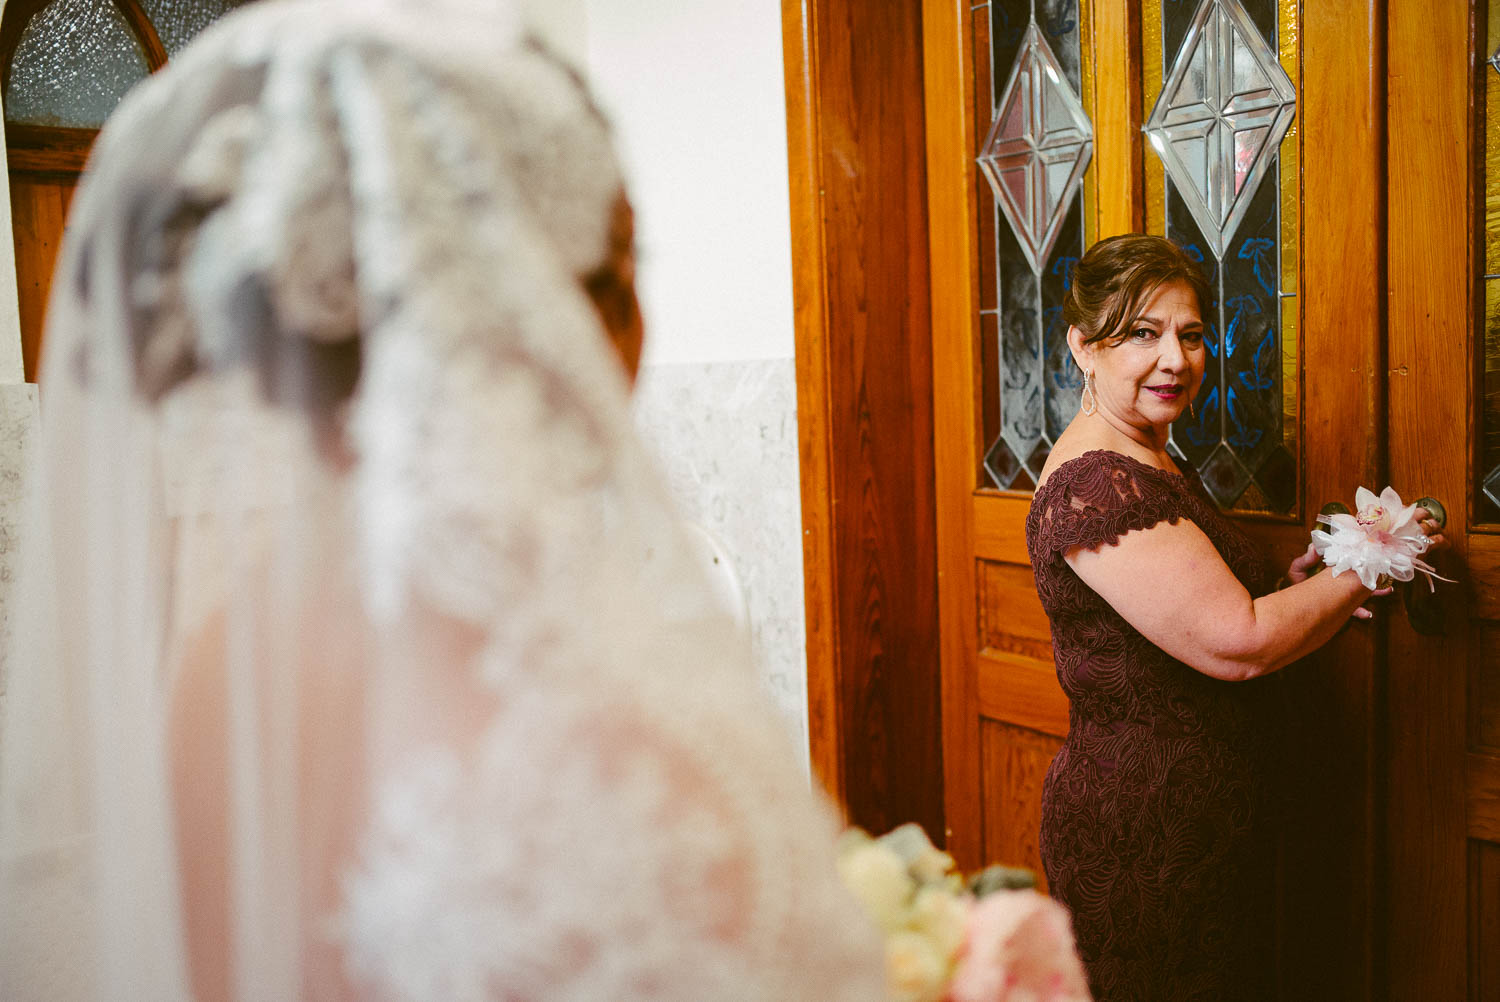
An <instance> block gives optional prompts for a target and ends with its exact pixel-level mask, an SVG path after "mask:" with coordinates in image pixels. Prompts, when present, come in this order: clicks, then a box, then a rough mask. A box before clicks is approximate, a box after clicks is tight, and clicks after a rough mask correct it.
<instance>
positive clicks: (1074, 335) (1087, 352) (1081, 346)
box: [1068, 326, 1094, 372]
mask: <svg viewBox="0 0 1500 1002" xmlns="http://www.w3.org/2000/svg"><path fill="white" fill-rule="evenodd" d="M1068 350H1069V351H1070V352H1072V353H1073V362H1074V363H1075V364H1076V365H1077V366H1078V369H1079V371H1080V372H1087V371H1088V370H1089V369H1091V368H1093V364H1092V363H1091V362H1090V361H1089V358H1090V356H1091V355H1092V354H1093V352H1094V346H1093V345H1091V344H1085V343H1084V341H1083V331H1081V330H1079V329H1078V328H1077V327H1073V326H1069V327H1068Z"/></svg>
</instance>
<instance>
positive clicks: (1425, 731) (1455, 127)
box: [1382, 2, 1500, 1002]
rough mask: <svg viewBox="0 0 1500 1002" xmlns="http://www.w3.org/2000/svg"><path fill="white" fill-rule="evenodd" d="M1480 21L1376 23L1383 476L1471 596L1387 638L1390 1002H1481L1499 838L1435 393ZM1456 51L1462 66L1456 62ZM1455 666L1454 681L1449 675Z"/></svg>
mask: <svg viewBox="0 0 1500 1002" xmlns="http://www.w3.org/2000/svg"><path fill="white" fill-rule="evenodd" d="M1476 7H1477V11H1476V9H1475V8H1476ZM1483 12H1484V5H1483V4H1477V5H1476V4H1472V3H1463V4H1458V3H1452V4H1437V5H1432V6H1431V7H1429V6H1427V5H1421V6H1416V5H1411V4H1404V3H1396V2H1392V3H1390V4H1389V5H1388V9H1387V11H1386V17H1387V24H1388V26H1389V51H1390V68H1389V75H1388V78H1387V79H1388V82H1389V94H1388V108H1389V112H1388V115H1389V123H1390V126H1389V127H1390V139H1389V150H1390V158H1391V166H1390V172H1389V179H1388V183H1387V185H1386V187H1385V189H1384V191H1383V192H1382V194H1384V195H1385V196H1386V197H1387V198H1388V199H1389V202H1388V204H1389V211H1390V232H1391V234H1392V238H1391V240H1390V241H1389V242H1388V245H1387V253H1388V255H1389V283H1388V290H1389V295H1390V303H1391V317H1390V340H1389V346H1390V355H1389V358H1388V359H1387V360H1386V364H1385V365H1384V366H1383V368H1384V370H1385V371H1386V372H1387V373H1388V378H1387V382H1388V386H1387V387H1386V388H1385V389H1386V391H1387V393H1388V399H1389V406H1390V413H1392V414H1398V415H1421V416H1422V420H1421V421H1420V422H1412V421H1401V422H1399V423H1395V424H1393V426H1392V427H1391V429H1390V435H1389V440H1390V449H1389V455H1390V465H1391V470H1390V473H1391V479H1392V480H1393V481H1394V482H1396V483H1398V484H1412V485H1413V487H1414V489H1420V490H1421V491H1423V492H1424V493H1427V494H1431V495H1432V496H1433V497H1436V498H1438V499H1439V500H1441V501H1443V502H1444V504H1445V505H1446V506H1447V509H1448V529H1447V530H1446V534H1447V535H1448V536H1449V538H1450V540H1451V541H1452V543H1453V546H1454V549H1455V551H1456V555H1455V559H1454V565H1458V566H1463V564H1464V563H1467V565H1468V566H1467V569H1466V570H1465V571H1461V572H1460V576H1461V577H1463V578H1465V579H1466V580H1467V581H1468V584H1467V585H1466V589H1465V590H1467V591H1469V594H1468V595H1467V596H1465V597H1463V598H1459V599H1454V600H1453V601H1454V604H1455V605H1456V606H1458V608H1455V609H1450V610H1448V615H1447V627H1448V633H1447V635H1446V636H1442V637H1422V636H1417V635H1416V634H1415V633H1413V632H1412V630H1411V629H1410V627H1409V626H1408V625H1407V623H1406V622H1405V621H1404V620H1403V621H1399V622H1393V623H1392V624H1391V628H1390V630H1391V641H1390V643H1391V672H1390V678H1389V706H1390V712H1389V714H1388V719H1387V730H1386V737H1387V747H1388V758H1389V762H1390V767H1389V775H1388V782H1389V786H1388V789H1389V797H1388V799H1387V805H1386V814H1385V820H1386V831H1387V833H1388V836H1387V838H1388V842H1387V846H1386V858H1387V860H1388V862H1387V872H1388V880H1389V898H1390V908H1389V910H1388V913H1387V924H1386V929H1385V932H1386V937H1387V940H1386V941H1387V942H1388V943H1389V946H1390V950H1389V953H1390V960H1389V981H1390V986H1391V987H1390V998H1391V999H1392V1000H1393V1002H1394V1000H1412V1002H1415V1000H1418V999H1426V998H1453V999H1462V998H1466V997H1467V998H1478V997H1479V996H1478V995H1477V990H1478V989H1479V987H1480V970H1479V968H1478V966H1477V965H1478V963H1479V961H1480V959H1481V957H1482V949H1481V948H1480V947H1481V946H1482V945H1483V944H1481V943H1479V942H1478V941H1477V939H1475V940H1473V941H1471V939H1470V937H1477V936H1478V935H1479V932H1480V927H1479V923H1478V922H1476V921H1475V918H1476V915H1475V912H1474V909H1475V908H1476V906H1477V905H1478V904H1479V902H1477V901H1471V900H1470V899H1469V872H1470V866H1471V860H1470V849H1469V838H1470V837H1471V836H1473V837H1474V838H1478V839H1485V840H1488V841H1500V758H1497V757H1495V756H1493V755H1486V754H1480V753H1470V752H1469V748H1468V745H1469V729H1470V725H1469V720H1468V706H1467V692H1466V677H1467V675H1468V673H1469V671H1471V670H1472V669H1471V667H1470V658H1471V657H1472V656H1473V655H1474V653H1475V651H1474V650H1473V649H1472V647H1471V645H1476V644H1477V641H1478V638H1477V637H1476V636H1475V635H1474V634H1475V632H1476V631H1475V625H1474V624H1472V623H1471V621H1470V617H1471V616H1473V617H1475V618H1481V617H1482V618H1485V619H1496V618H1500V574H1497V573H1496V571H1497V570H1500V536H1495V535H1493V534H1489V533H1472V534H1471V533H1470V532H1469V531H1468V529H1469V526H1470V524H1471V523H1472V522H1473V521H1474V518H1473V516H1472V515H1471V511H1470V510H1471V503H1472V500H1473V499H1474V497H1475V496H1476V490H1475V489H1476V484H1475V482H1474V467H1475V460H1476V459H1477V456H1476V455H1475V453H1474V451H1473V449H1472V448H1471V446H1470V443H1473V442H1477V441H1478V438H1477V436H1476V434H1475V432H1476V430H1477V429H1476V417H1477V415H1476V413H1475V407H1473V406H1471V404H1470V401H1469V399H1468V397H1469V393H1460V394H1456V395H1455V394H1453V393H1452V392H1444V391H1445V388H1448V387H1451V382H1452V378H1453V374H1455V373H1462V374H1464V376H1465V379H1464V384H1463V385H1465V386H1467V387H1474V388H1475V391H1473V392H1476V393H1477V390H1478V380H1479V377H1480V372H1479V371H1478V359H1477V354H1476V350H1475V349H1476V347H1477V346H1476V342H1475V337H1476V333H1475V332H1476V328H1477V318H1478V317H1479V316H1480V311H1481V310H1482V308H1483V298H1482V296H1480V295H1479V290H1478V289H1477V288H1476V284H1477V280H1476V276H1477V275H1479V274H1480V272H1481V269H1479V268H1478V267H1477V264H1478V262H1479V261H1480V260H1482V259H1483V249H1482V247H1483V245H1482V244H1480V243H1479V241H1480V240H1482V239H1483V237H1482V234H1483V211H1482V208H1483V207H1482V204H1479V205H1476V202H1477V201H1478V200H1479V199H1482V198H1483V194H1482V192H1479V191H1476V183H1477V176H1476V174H1477V172H1476V170H1475V167H1474V165H1475V147H1476V143H1478V142H1480V140H1479V139H1478V137H1477V136H1476V134H1475V128H1474V121H1475V120H1474V117H1473V116H1474V109H1473V106H1472V105H1471V103H1470V102H1471V100H1472V94H1473V81H1474V74H1475V67H1474V64H1473V62H1472V59H1473V56H1472V54H1473V53H1474V52H1475V32H1476V31H1477V32H1479V33H1480V34H1479V37H1480V38H1483V37H1484V35H1483V32H1484V30H1485V29H1484V27H1483V25H1482V24H1479V25H1476V24H1475V23H1474V17H1475V14H1476V13H1483ZM1461 53H1462V54H1464V55H1465V56H1467V57H1468V58H1463V59H1458V58H1455V57H1456V56H1457V55H1458V54H1461ZM1479 58H1481V59H1482V58H1483V56H1482V55H1481V56H1480V57H1479ZM1480 105H1481V107H1482V98H1481V99H1480ZM1480 150H1481V152H1482V146H1481V147H1480ZM1412 178H1421V179H1422V182H1421V184H1413V183H1411V179H1412ZM1403 182H1404V183H1403ZM1476 222H1477V225H1476ZM1455 265H1456V266H1455ZM1476 399H1477V396H1476ZM1417 485H1420V487H1417ZM1450 566H1452V565H1450ZM1455 665H1461V666H1463V668H1464V671H1463V672H1462V673H1461V674H1459V675H1458V676H1457V677H1455V675H1454V673H1453V672H1452V671H1451V668H1452V666H1455ZM1434 668H1440V669H1443V670H1434ZM1466 772H1467V775H1466ZM1486 788H1488V793H1487V794H1486V793H1485V790H1486ZM1466 925H1469V926H1470V928H1469V929H1468V930H1466V928H1465V927H1466ZM1489 948H1490V949H1491V950H1494V949H1496V946H1495V944H1493V943H1491V944H1490V945H1489ZM1489 962H1490V963H1491V964H1493V963H1494V960H1493V955H1492V956H1491V958H1490V961H1489ZM1466 985H1467V987H1468V992H1469V994H1468V995H1465V986H1466ZM1486 987H1488V988H1489V990H1490V991H1493V990H1494V989H1493V986H1492V985H1489V986H1486ZM1484 997H1486V998H1488V997H1491V996H1489V995H1488V994H1486V995H1485V996H1484Z"/></svg>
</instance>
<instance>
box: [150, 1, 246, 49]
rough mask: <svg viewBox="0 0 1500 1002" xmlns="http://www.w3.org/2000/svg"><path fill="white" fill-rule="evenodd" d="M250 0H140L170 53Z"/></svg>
mask: <svg viewBox="0 0 1500 1002" xmlns="http://www.w3.org/2000/svg"><path fill="white" fill-rule="evenodd" d="M246 2H247V0H140V4H141V9H142V10H144V11H145V12H146V16H147V17H149V18H150V19H151V23H152V24H154V25H156V30H157V33H158V34H160V35H161V44H162V45H163V46H165V47H166V50H167V55H168V56H169V57H171V56H175V55H176V54H177V53H178V52H181V51H182V47H183V46H185V45H187V43H189V42H191V41H192V40H193V39H194V38H196V37H197V35H198V32H200V31H202V30H203V29H204V28H207V27H208V26H209V25H210V24H212V23H213V22H214V21H217V20H218V19H219V18H221V17H223V16H224V15H225V14H228V13H229V12H230V11H232V10H234V9H235V8H236V7H242V6H244V4H245V3H246Z"/></svg>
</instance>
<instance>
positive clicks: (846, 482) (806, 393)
mask: <svg viewBox="0 0 1500 1002" xmlns="http://www.w3.org/2000/svg"><path fill="white" fill-rule="evenodd" d="M921 13H922V11H921V4H920V2H919V0H900V2H893V3H882V4H865V3H857V2H855V0H783V3H782V27H783V43H784V46H785V58H786V83H787V117H788V127H787V128H788V156H789V160H790V177H791V210H792V268H793V288H794V295H795V300H796V327H797V349H796V354H797V381H798V388H797V394H798V423H799V426H800V428H799V438H800V446H801V465H802V503H803V540H804V576H805V580H806V596H807V632H808V703H809V726H810V729H811V734H810V738H811V747H812V758H813V764H814V769H815V770H816V771H817V774H818V775H819V777H820V778H821V779H822V781H823V782H824V784H825V785H826V786H827V788H828V789H829V790H830V792H832V793H833V794H834V795H835V796H836V797H838V798H839V799H840V800H841V802H842V803H843V805H844V807H845V810H846V812H847V814H848V818H849V820H850V821H851V822H852V823H855V824H859V825H863V826H865V827H867V828H871V829H876V830H884V829H888V828H891V827H893V826H895V825H897V824H900V823H902V822H905V821H917V822H919V823H921V824H922V825H923V826H924V827H925V828H926V829H927V830H928V831H929V832H930V833H931V834H932V835H933V836H934V837H935V838H941V836H942V833H943V790H942V787H943V783H942V776H943V771H942V741H941V716H940V705H939V704H940V699H939V673H938V617H937V564H936V536H935V533H936V516H935V501H934V491H933V436H932V344H931V317H930V312H929V311H930V294H929V282H928V258H927V204H926V199H927V195H926V170H925V139H924V125H923V122H924V118H923V97H922V95H923V76H922V74H923V68H922V17H921Z"/></svg>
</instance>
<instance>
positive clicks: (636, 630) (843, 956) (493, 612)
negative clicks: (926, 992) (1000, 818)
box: [0, 0, 883, 1002]
mask: <svg viewBox="0 0 1500 1002" xmlns="http://www.w3.org/2000/svg"><path fill="white" fill-rule="evenodd" d="M501 6H503V5H500V4H488V3H480V2H477V0H469V2H459V0H446V2H443V0H428V2H412V3H407V4H401V3H397V2H394V0H371V2H368V3H356V2H352V0H351V2H343V0H306V2H299V0H285V2H276V3H266V4H256V5H251V6H250V7H249V8H246V9H244V10H243V11H241V12H239V13H236V14H232V15H230V16H227V17H225V18H224V19H223V20H222V21H220V22H218V23H217V24H216V25H215V26H214V27H212V28H211V29H209V30H208V31H205V32H204V33H203V35H202V36H201V37H200V38H199V39H198V40H197V41H196V42H195V43H194V44H193V45H191V46H189V47H188V48H187V49H186V50H184V51H183V52H182V53H181V55H180V56H178V57H176V58H174V60H173V62H172V64H171V65H169V66H168V67H166V68H165V69H164V70H163V71H162V72H161V73H159V74H158V75H156V76H155V77H153V78H152V79H151V80H149V81H148V82H146V83H145V84H143V85H142V86H141V87H140V88H139V89H138V90H137V91H135V92H133V93H132V94H131V95H130V96H128V97H127V99H126V100H125V101H124V102H123V103H122V105H121V106H120V108H119V110H118V112H117V114H116V115H115V117H113V118H112V119H111V121H110V122H109V124H108V125H107V126H106V128H105V129H104V130H103V133H102V134H101V136H100V138H99V141H98V144H97V146H96V148H95V152H94V157H93V160H92V161H91V164H90V168H89V171H88V174H87V176H86V178H85V180H84V182H83V184H82V185H81V187H80V189H79V192H78V195H77V198H76V199H75V201H74V204H73V209H72V216H71V218H70V224H69V233H68V238H67V240H66V242H65V246H64V248H63V253H62V256H61V259H60V263H59V267H58V271H57V274H56V278H55V281H54V284H53V290H54V294H53V299H52V302H51V304H50V306H49V319H48V333H47V339H48V355H47V364H46V368H45V372H44V375H43V385H42V419H43V442H42V446H41V448H40V453H41V463H40V469H39V470H38V471H37V476H36V483H35V488H34V497H33V501H34V503H33V504H32V506H31V508H30V513H29V516H28V518H27V520H26V522H25V532H24V537H23V539H22V541H21V542H22V546H23V548H24V552H25V558H24V559H25V564H24V567H23V578H22V581H21V586H20V589H19V593H20V594H21V596H22V605H21V607H20V608H19V610H18V611H17V612H16V614H15V617H16V618H15V622H16V624H17V625H16V633H17V635H18V642H17V645H16V647H15V649H14V650H12V651H11V652H9V653H8V655H7V659H6V661H5V665H4V705H3V716H0V996H3V997H4V998H6V999H15V1000H22V999H48V1000H72V999H99V1000H103V999H110V1000H116V999H132V1000H134V999H141V1000H145V999H150V1000H159V1002H172V1000H186V999H190V998H196V999H201V1000H209V999H236V1000H241V1002H245V1000H251V999H275V1000H288V999H297V998H305V999H336V998H364V999H389V1000H434V999H453V1000H478V999H496V1000H507V1002H536V1000H541V999H559V1000H566V999H578V1000H584V999H588V1000H603V999H611V1000H613V999H623V998H653V999H681V1000H689V999H691V1000H695V1002H696V1000H702V999H765V1000H777V1002H782V1000H790V999H809V1000H811V999H817V1000H842V999H848V1000H851V1002H852V1000H856V999H858V1000H861V1002H864V1000H868V999H873V998H878V997H880V995H881V993H882V991H883V978H882V968H881V963H880V959H879V958H880V955H879V945H878V941H877V940H876V938H875V936H874V933H873V931H872V930H870V929H869V928H867V927H866V926H865V925H864V922H863V919H862V918H861V917H860V916H859V914H858V911H857V909H855V908H854V906H853V905H852V903H851V902H850V901H849V900H848V899H847V898H846V897H845V895H844V893H843V891H842V890H841V889H840V888H839V887H838V885H837V880H836V876H835V873H834V867H833V862H832V853H833V831H834V820H833V816H832V813H831V812H830V811H828V810H827V808H826V807H825V806H824V805H822V804H820V803H819V802H817V801H816V800H815V798H814V797H813V796H811V795H810V794H809V793H808V791H807V789H806V782H805V779H804V778H803V776H802V771H801V769H799V767H798V765H797V763H796V761H795V758H794V754H793V751H792V748H791V744H790V739H789V736H788V734H787V733H786V730H785V727H784V725H783V723H782V722H781V721H780V719H779V718H778V717H777V716H776V714H775V712H774V711H773V710H772V709H771V706H770V702H769V700H768V699H767V698H766V697H765V695H764V694H763V693H762V692H761V691H760V690H759V686H758V684H757V683H756V681H755V679H754V677H753V673H752V672H751V671H750V670H749V668H748V665H747V664H746V661H747V646H746V644H745V643H744V642H743V638H742V637H740V636H739V635H738V634H737V633H736V632H735V629H734V627H733V625H732V619H731V617H730V615H729V614H728V612H727V611H726V610H723V609H720V608H719V607H717V605H716V603H715V602H714V600H713V599H712V597H711V596H712V595H713V589H712V588H710V587H709V586H708V585H707V583H706V582H705V580H704V579H703V578H702V576H701V574H700V572H699V571H698V570H697V569H696V568H695V567H694V566H693V564H692V562H691V561H690V560H689V559H688V556H687V552H688V551H687V549H686V548H685V547H684V546H683V544H682V542H681V540H680V539H679V536H678V528H677V525H676V521H675V518H674V516H673V513H672V511H671V507H670V505H669V504H668V502H667V501H666V499H665V497H664V495H663V492H662V488H661V485H660V483H659V481H658V479H657V478H656V476H655V475H654V471H653V470H652V468H651V465H650V463H649V462H648V461H646V459H645V458H644V457H643V455H642V454H641V451H640V449H639V447H638V445H637V443H636V442H635V440H634V438H633V435H632V431H631V424H630V419H629V414H628V410H627V380H626V378H625V375H624V371H623V368H622V366H621V365H620V362H619V359H618V358H617V357H616V356H615V355H614V354H613V353H612V352H611V350H610V345H609V343H608V341H607V340H606V338H605V336H604V334H603V331H602V328H601V323H600V314H599V311H598V310H597V309H596V307H595V303H594V302H593V301H591V299H590V295H589V288H588V287H589V286H590V277H591V276H597V274H598V271H599V269H600V267H601V265H602V264H603V263H604V262H605V261H606V259H607V256H608V254H609V250H610V246H611V233H610V228H611V221H612V219H613V218H614V217H615V215H616V206H617V205H618V203H619V199H620V197H621V177H620V171H619V168H618V165H617V163H616V161H615V159H614V155H613V152H612V149H611V144H610V139H609V134H608V128H607V125H606V123H605V122H604V120H603V118H602V117H601V116H600V114H599V113H598V111H597V110H596V109H595V108H594V106H593V104H592V103H591V101H590V98H589V96H588V94H587V91H586V90H585V89H584V87H583V86H582V84H581V83H580V81H579V80H578V79H577V77H576V75H575V74H573V73H572V72H571V71H570V70H568V69H567V68H566V67H564V66H562V65H561V64H559V63H558V62H557V61H556V60H554V59H553V58H552V57H550V56H549V55H548V54H547V53H546V52H544V51H542V50H541V49H540V48H538V47H537V46H535V45H534V44H532V43H530V42H528V41H527V40H526V39H525V38H524V37H523V36H522V35H521V33H520V32H519V31H518V30H517V28H516V26H515V23H514V19H513V18H510V17H508V16H507V15H505V14H504V12H503V11H501V10H500V9H499V8H500V7H501Z"/></svg>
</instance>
